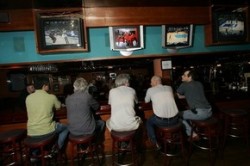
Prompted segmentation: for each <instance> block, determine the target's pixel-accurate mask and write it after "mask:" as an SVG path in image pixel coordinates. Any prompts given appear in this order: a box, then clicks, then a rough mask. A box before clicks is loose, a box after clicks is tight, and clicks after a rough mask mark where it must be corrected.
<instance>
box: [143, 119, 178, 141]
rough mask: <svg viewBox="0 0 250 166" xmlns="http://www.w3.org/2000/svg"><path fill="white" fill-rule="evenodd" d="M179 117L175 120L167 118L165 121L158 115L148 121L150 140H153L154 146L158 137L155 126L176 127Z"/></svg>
mask: <svg viewBox="0 0 250 166" xmlns="http://www.w3.org/2000/svg"><path fill="white" fill-rule="evenodd" d="M178 121H179V117H178V116H175V117H173V118H169V119H167V118H165V119H160V118H158V117H157V116H156V115H152V116H151V117H150V118H149V119H148V120H147V124H146V127H147V133H148V138H149V139H150V140H151V142H152V143H153V144H156V142H157V140H156V135H155V126H159V127H169V126H174V125H176V124H177V123H178Z"/></svg>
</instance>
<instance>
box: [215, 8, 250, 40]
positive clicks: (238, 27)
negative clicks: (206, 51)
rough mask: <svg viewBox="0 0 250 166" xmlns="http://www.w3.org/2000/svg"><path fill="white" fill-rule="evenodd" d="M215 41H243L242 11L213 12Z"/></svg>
mask: <svg viewBox="0 0 250 166" xmlns="http://www.w3.org/2000/svg"><path fill="white" fill-rule="evenodd" d="M213 20H214V22H213V23H214V29H213V30H214V33H213V34H214V40H215V41H244V40H245V39H246V16H245V13H243V12H214V14H213Z"/></svg>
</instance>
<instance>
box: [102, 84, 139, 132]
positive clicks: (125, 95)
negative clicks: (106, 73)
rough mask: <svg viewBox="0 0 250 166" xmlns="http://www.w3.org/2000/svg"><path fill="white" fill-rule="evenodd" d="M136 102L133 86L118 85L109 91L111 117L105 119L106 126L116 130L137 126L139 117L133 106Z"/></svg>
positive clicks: (135, 127)
mask: <svg viewBox="0 0 250 166" xmlns="http://www.w3.org/2000/svg"><path fill="white" fill-rule="evenodd" d="M137 102H138V99H137V96H136V92H135V90H134V89H133V88H131V87H127V86H120V87H117V88H114V89H111V90H110V92H109V104H110V105H111V117H110V119H108V120H107V122H106V124H107V128H108V129H109V130H110V131H111V130H116V131H131V130H135V129H137V128H138V127H139V125H140V123H141V119H140V117H138V116H136V113H135V110H134V106H135V103H137Z"/></svg>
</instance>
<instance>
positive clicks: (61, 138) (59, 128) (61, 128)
mask: <svg viewBox="0 0 250 166" xmlns="http://www.w3.org/2000/svg"><path fill="white" fill-rule="evenodd" d="M55 132H56V133H57V134H58V141H57V142H58V147H59V149H61V148H62V147H63V145H64V143H65V140H66V138H67V136H68V133H69V131H68V127H67V125H65V124H62V123H58V122H57V123H56V130H55Z"/></svg>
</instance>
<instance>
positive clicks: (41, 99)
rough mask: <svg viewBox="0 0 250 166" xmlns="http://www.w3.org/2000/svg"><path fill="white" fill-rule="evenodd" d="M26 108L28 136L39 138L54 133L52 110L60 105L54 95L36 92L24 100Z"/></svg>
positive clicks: (41, 91) (42, 91) (40, 91)
mask: <svg viewBox="0 0 250 166" xmlns="http://www.w3.org/2000/svg"><path fill="white" fill-rule="evenodd" d="M26 107H27V113H28V123H27V130H28V135H29V136H40V135H44V134H48V133H51V132H53V131H55V121H54V120H53V116H54V112H53V108H56V109H59V108H60V107H61V103H60V101H59V100H58V99H57V97H56V96H55V95H53V94H48V93H47V92H46V91H44V90H36V91H35V92H34V93H32V94H30V95H29V96H28V97H27V98H26Z"/></svg>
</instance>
